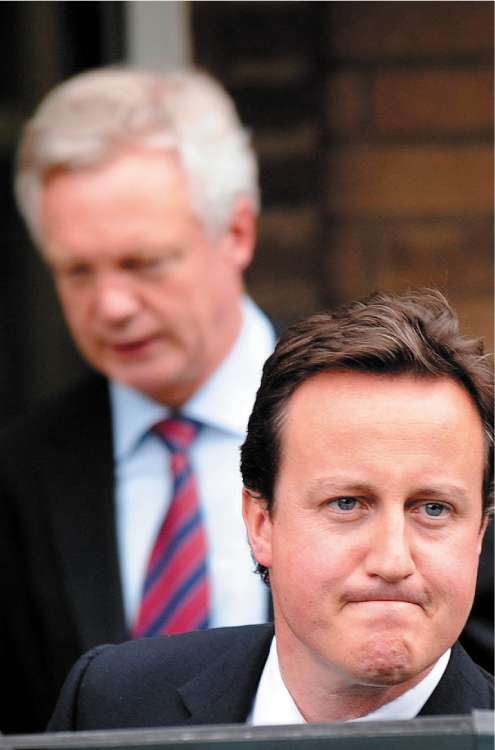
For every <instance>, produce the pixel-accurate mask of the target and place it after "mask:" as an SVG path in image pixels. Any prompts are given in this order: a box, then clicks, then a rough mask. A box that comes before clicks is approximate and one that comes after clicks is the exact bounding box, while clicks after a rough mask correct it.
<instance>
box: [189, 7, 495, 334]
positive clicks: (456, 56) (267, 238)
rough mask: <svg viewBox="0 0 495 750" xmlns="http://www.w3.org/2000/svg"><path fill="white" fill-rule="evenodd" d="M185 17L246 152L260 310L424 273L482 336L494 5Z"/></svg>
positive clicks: (299, 307) (407, 281)
mask: <svg viewBox="0 0 495 750" xmlns="http://www.w3.org/2000/svg"><path fill="white" fill-rule="evenodd" d="M193 21H194V33H195V49H196V52H197V54H196V57H197V61H198V63H199V64H202V65H204V66H205V67H207V68H209V69H210V70H211V71H212V72H213V73H214V74H216V75H218V76H219V77H220V78H221V79H223V81H224V82H225V84H226V85H227V87H228V88H229V89H230V90H231V92H232V94H233V95H234V97H235V98H236V100H237V102H238V104H239V108H240V110H241V114H242V116H243V118H244V120H245V121H246V122H247V123H248V124H249V125H250V126H251V127H252V129H253V132H254V136H255V137H254V140H255V145H256V147H257V150H258V152H259V155H260V161H261V170H262V172H261V175H262V188H263V198H264V212H263V216H262V219H261V222H260V239H259V248H258V258H257V261H256V263H255V265H254V267H253V269H252V271H251V274H250V279H249V281H250V287H251V289H252V291H253V294H254V296H255V297H256V298H257V299H258V300H259V302H260V303H261V304H262V305H263V306H264V307H265V309H267V310H268V312H270V313H271V314H272V315H274V316H275V317H277V318H284V319H292V318H294V317H297V316H299V315H301V314H305V313H307V312H310V311H312V310H315V309H317V308H319V307H322V306H326V305H333V304H335V303H337V302H340V301H342V300H345V299H348V298H352V297H355V296H361V295H363V294H367V293H368V292H369V291H371V290H372V289H375V288H387V289H394V290H401V289H404V288H407V287H409V286H416V285H436V286H439V287H440V288H442V289H443V290H444V291H446V292H447V293H448V296H449V298H450V299H451V301H452V302H453V303H454V305H455V306H456V308H457V309H458V311H459V312H460V314H461V318H462V320H463V322H464V324H465V326H466V328H467V329H468V330H469V331H471V332H472V333H473V334H476V335H483V336H484V337H485V338H486V340H487V342H488V344H489V346H490V348H491V341H492V317H493V316H492V289H493V270H492V269H493V266H492V251H493V231H492V230H493V220H492V200H493V191H492V184H493V171H492V169H493V167H492V145H493V142H492V135H493V134H492V127H493V88H492V87H493V74H492V51H493V6H492V3H489V2H362V3H361V2H352V3H347V2H325V3H313V2H289V3H286V2H278V3H271V2H264V3H258V2H247V3H244V2H236V3H212V2H199V3H193Z"/></svg>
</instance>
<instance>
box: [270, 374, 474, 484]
mask: <svg viewBox="0 0 495 750" xmlns="http://www.w3.org/2000/svg"><path fill="white" fill-rule="evenodd" d="M483 457H484V446H483V429H482V424H481V419H480V417H479V414H478V411H477V409H476V406H475V405H474V403H473V401H472V399H471V397H470V396H469V394H468V393H467V392H466V391H465V389H464V388H463V387H462V386H461V385H459V384H458V383H457V382H456V381H454V380H452V379H450V378H447V377H446V378H443V377H439V378H436V377H435V378H434V377H419V376H412V375H397V376H395V375H394V376H391V375H375V374H370V373H359V372H352V371H341V372H324V373H319V374H317V375H315V376H312V377H310V378H309V379H308V380H306V381H305V382H304V383H302V385H300V386H299V387H298V388H297V389H296V391H295V392H294V394H293V395H292V396H291V398H290V399H289V402H288V404H287V408H286V411H285V415H284V419H283V422H282V428H281V462H280V469H279V476H278V479H279V480H280V481H281V480H283V479H284V477H283V474H284V473H285V474H286V475H288V476H289V477H290V478H292V479H295V477H296V474H297V475H298V480H299V481H303V480H304V478H308V479H309V478H310V475H311V474H316V473H318V472H320V473H327V472H328V471H329V470H331V471H336V470H345V471H347V470H352V471H353V473H354V474H356V478H359V477H358V476H357V475H358V474H359V473H360V472H361V473H362V474H363V477H362V478H363V479H365V478H366V477H364V474H365V473H366V472H367V471H368V470H369V471H372V472H375V471H376V474H377V476H378V475H380V476H381V477H384V476H385V475H386V474H387V473H388V477H389V478H391V477H392V474H393V472H394V471H396V473H398V472H402V473H403V474H404V475H405V474H406V473H407V475H408V476H410V477H411V478H412V477H413V475H416V474H418V475H419V474H420V473H421V472H423V474H424V473H426V472H428V473H430V474H434V473H439V472H440V470H442V471H443V470H445V472H447V471H450V472H451V474H452V475H454V474H455V473H463V474H464V475H465V476H464V478H465V479H466V481H470V479H469V478H470V477H471V478H475V480H476V482H477V483H478V482H480V481H481V476H482V466H483ZM439 463H441V466H437V464H439ZM470 472H471V473H470ZM394 476H396V474H394ZM473 481H474V479H473Z"/></svg>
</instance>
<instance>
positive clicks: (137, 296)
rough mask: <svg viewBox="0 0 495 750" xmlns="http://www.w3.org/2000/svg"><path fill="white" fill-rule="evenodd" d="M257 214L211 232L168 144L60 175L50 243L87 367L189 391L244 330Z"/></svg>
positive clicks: (169, 396)
mask: <svg viewBox="0 0 495 750" xmlns="http://www.w3.org/2000/svg"><path fill="white" fill-rule="evenodd" d="M213 168H214V166H213ZM248 213H249V212H248ZM244 218H245V217H244ZM250 220H252V215H251V214H249V216H248V219H247V220H245V221H243V222H240V223H239V224H238V225H233V226H232V227H230V228H229V229H228V230H227V231H226V232H225V234H224V235H223V236H222V237H220V238H219V240H218V241H215V242H214V241H212V240H211V239H210V238H209V237H208V236H207V234H206V232H205V229H204V227H203V226H202V224H201V223H200V222H199V220H198V219H197V218H196V217H195V216H194V214H193V211H192V208H191V205H190V201H189V196H188V193H187V187H186V183H185V178H184V175H183V173H182V171H181V169H180V167H179V165H178V163H177V161H176V160H175V158H174V157H173V156H172V155H170V154H166V153H164V152H159V151H149V150H145V149H138V148H135V149H128V150H126V151H123V152H122V153H121V154H120V155H119V156H117V157H115V158H113V159H112V160H111V161H108V162H106V163H104V164H103V165H102V166H97V167H89V168H87V169H79V170H77V171H72V172H70V171H60V172H55V173H53V174H52V175H51V176H50V177H49V179H48V180H47V181H46V183H45V185H44V189H43V192H42V200H41V241H42V245H43V251H44V255H45V257H46V259H47V261H48V263H49V265H50V266H51V268H52V269H53V273H54V276H55V281H56V285H57V289H58V292H59V294H60V299H61V302H62V306H63V309H64V313H65V317H66V319H67V322H68V325H69V327H70V329H71V332H72V334H73V336H74V339H75V341H76V343H77V345H78V346H79V348H80V350H81V352H82V354H83V355H84V356H85V357H86V359H87V360H88V361H89V362H90V364H91V365H93V366H94V367H95V368H96V369H97V370H99V371H101V372H102V373H104V374H105V375H107V376H108V377H110V378H115V379H116V380H118V381H121V382H122V383H125V384H127V385H129V386H131V387H133V388H136V389H137V390H139V391H142V392H143V393H145V394H146V395H148V396H150V397H151V398H153V399H155V400H158V401H161V402H163V403H167V404H171V405H178V404H181V403H183V402H184V401H185V400H187V398H189V397H190V396H191V395H192V393H194V391H195V390H196V389H197V388H198V387H199V386H200V385H201V384H202V383H203V382H204V380H205V379H206V378H207V377H208V376H209V375H210V374H211V373H212V372H213V371H214V370H215V369H216V367H217V366H218V364H219V363H220V362H221V360H222V359H223V358H224V356H225V355H226V354H227V352H228V350H229V349H230V347H231V345H232V343H233V341H234V340H235V337H236V335H237V333H238V330H239V327H240V316H241V313H240V295H241V290H242V271H243V269H244V267H245V266H246V265H247V264H248V263H249V260H250V258H251V253H252V234H250V230H251V229H252V224H251V225H250V224H249V221H250ZM248 225H249V226H248ZM246 226H248V229H246Z"/></svg>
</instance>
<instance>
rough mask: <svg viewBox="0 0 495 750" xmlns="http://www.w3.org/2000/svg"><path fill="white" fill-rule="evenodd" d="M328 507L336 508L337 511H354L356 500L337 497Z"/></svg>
mask: <svg viewBox="0 0 495 750" xmlns="http://www.w3.org/2000/svg"><path fill="white" fill-rule="evenodd" d="M330 505H333V506H334V507H337V508H338V509H339V510H344V511H345V510H354V509H355V507H356V505H357V500H356V499H355V498H354V497H339V498H338V499H337V500H332V502H331V503H330Z"/></svg>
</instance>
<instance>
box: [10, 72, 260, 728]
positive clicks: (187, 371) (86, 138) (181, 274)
mask: <svg viewBox="0 0 495 750" xmlns="http://www.w3.org/2000/svg"><path fill="white" fill-rule="evenodd" d="M16 194H17V198H18V203H19V207H20V210H21V212H22V214H23V216H24V218H25V220H26V222H27V225H28V228H29V230H30V233H31V235H32V237H33V239H34V241H35V243H36V244H37V245H38V247H39V249H40V251H41V254H42V256H43V259H44V260H45V261H46V263H47V265H48V267H49V268H50V270H51V272H52V274H53V278H54V282H55V285H56V289H57V292H58V295H59V298H60V302H61V305H62V308H63V312H64V315H65V318H66V321H67V324H68V327H69V329H70V331H71V334H72V336H73V339H74V341H75V343H76V345H77V347H78V348H79V350H80V352H81V353H82V355H83V357H84V358H85V359H86V361H87V362H88V363H89V365H90V366H91V367H92V368H93V370H94V374H93V376H92V377H90V378H89V379H88V380H87V381H85V382H83V383H81V384H78V385H77V386H76V387H74V388H72V389H71V390H69V391H67V392H65V393H62V394H59V395H57V396H56V397H55V398H53V399H52V400H51V401H50V402H49V403H47V404H44V405H43V406H41V407H40V408H39V409H37V410H36V411H34V412H33V413H31V414H30V415H29V416H26V417H22V418H21V419H18V420H17V421H16V423H15V424H13V425H11V426H9V427H8V428H7V429H6V430H4V431H3V434H2V435H1V437H0V444H1V447H2V450H1V451H0V455H1V458H0V508H1V510H0V513H1V519H0V520H1V522H0V534H1V540H0V548H1V550H2V552H1V553H0V554H2V556H3V562H4V564H3V565H2V576H3V581H2V586H1V589H2V592H3V595H4V596H5V600H4V602H3V607H2V612H3V615H2V626H1V627H2V631H1V634H0V642H1V644H2V646H1V647H2V658H1V663H2V673H3V675H4V679H5V682H4V684H5V685H7V686H8V691H7V698H6V699H5V700H3V701H2V704H1V708H0V714H1V717H2V719H1V725H0V729H1V730H3V731H6V732H31V731H37V730H41V729H43V728H44V725H45V723H46V720H47V719H48V717H49V714H50V712H51V710H52V708H53V704H54V700H55V697H56V694H57V692H58V690H59V688H60V685H61V683H62V681H63V678H64V676H65V674H66V672H67V670H68V668H69V666H70V665H71V663H72V662H73V661H74V659H76V658H77V657H78V655H79V654H80V653H82V652H83V651H85V650H86V649H87V648H89V647H91V646H93V645H95V644H98V643H102V642H108V641H113V642H115V641H117V642H118V641H121V640H123V639H125V638H128V637H130V636H131V635H133V636H149V635H154V634H157V633H163V632H170V633H172V632H181V631H184V630H190V629H204V628H208V627H212V626H220V625H233V624H242V623H254V622H261V621H263V620H265V619H266V617H267V607H268V595H267V592H266V591H265V590H264V587H263V586H262V584H261V582H260V581H259V580H258V577H257V576H254V575H253V573H252V561H251V558H250V553H249V548H248V545H247V542H246V539H245V531H244V528H243V524H242V519H241V512H240V495H241V493H240V486H241V485H240V476H239V470H238V462H239V456H238V449H239V446H240V444H241V442H242V440H243V437H244V432H245V427H246V424H247V419H248V416H249V412H250V410H251V407H252V403H253V400H254V396H255V393H256V389H257V386H258V383H259V378H260V373H261V367H262V363H263V362H264V360H265V359H266V357H267V356H268V354H269V353H270V352H271V350H272V348H273V345H274V332H273V329H272V327H271V325H270V323H269V321H268V320H267V319H266V317H265V316H264V315H263V314H262V312H261V311H260V310H259V309H258V308H257V307H256V306H255V305H254V303H253V302H252V301H251V300H250V299H249V298H248V297H247V296H246V295H245V293H244V286H243V272H244V270H245V269H246V267H247V266H248V265H249V263H250V262H251V259H252V257H253V251H254V246H255V235H256V231H255V230H256V227H255V225H256V215H257V211H258V207H259V190H258V183H257V165H256V159H255V156H254V154H253V152H252V149H251V147H250V145H249V141H248V137H247V135H246V133H245V131H244V130H243V129H242V127H241V124H240V122H239V119H238V116H237V114H236V111H235V108H234V105H233V103H232V101H231V100H230V99H229V97H228V96H227V94H226V93H225V92H224V91H223V90H222V89H221V88H220V86H219V85H218V84H217V83H216V82H215V81H213V80H212V79H211V78H209V77H208V76H207V75H205V74H202V73H198V72H183V73H172V74H163V75H154V74H151V73H145V72H138V71H131V70H125V69H102V70H97V71H93V72H89V73H84V74H82V75H79V76H77V77H75V78H74V79H72V80H69V81H67V82H66V83H64V84H62V85H61V86H59V87H57V88H56V89H55V90H54V91H53V92H52V93H50V94H49V95H48V96H47V97H46V99H45V100H44V101H43V102H42V103H41V105H40V107H39V108H38V110H37V112H36V113H35V115H34V117H33V118H32V120H30V121H29V122H28V123H27V126H26V128H25V130H24V133H23V136H22V140H21V144H20V148H19V154H18V170H17V178H16Z"/></svg>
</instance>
